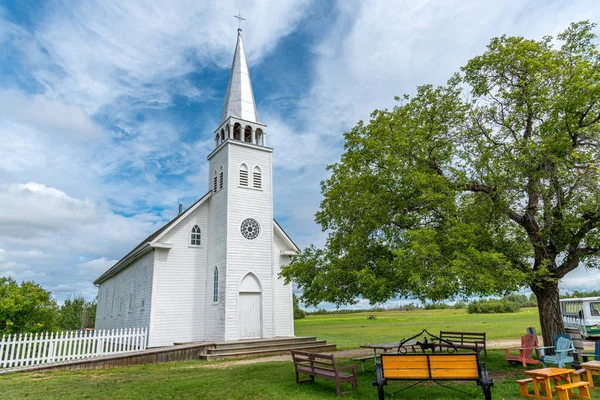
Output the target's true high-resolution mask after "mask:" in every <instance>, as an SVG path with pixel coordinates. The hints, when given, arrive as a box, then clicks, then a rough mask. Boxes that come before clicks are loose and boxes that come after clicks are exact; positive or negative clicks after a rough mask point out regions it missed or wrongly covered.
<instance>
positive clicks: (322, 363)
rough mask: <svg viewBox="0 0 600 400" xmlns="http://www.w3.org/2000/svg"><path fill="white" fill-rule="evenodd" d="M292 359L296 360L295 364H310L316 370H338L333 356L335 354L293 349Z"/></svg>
mask: <svg viewBox="0 0 600 400" xmlns="http://www.w3.org/2000/svg"><path fill="white" fill-rule="evenodd" d="M292 359H293V360H294V364H301V365H304V366H308V365H310V367H311V368H313V369H314V370H319V369H321V370H329V371H336V370H337V366H336V364H335V357H334V356H333V354H331V355H327V354H319V353H309V352H306V351H296V350H292Z"/></svg>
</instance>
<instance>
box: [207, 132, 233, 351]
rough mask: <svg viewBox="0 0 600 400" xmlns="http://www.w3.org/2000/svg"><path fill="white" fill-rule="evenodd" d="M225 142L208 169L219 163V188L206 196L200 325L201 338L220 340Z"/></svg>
mask: <svg viewBox="0 0 600 400" xmlns="http://www.w3.org/2000/svg"><path fill="white" fill-rule="evenodd" d="M228 157H229V145H227V144H225V145H223V146H221V148H220V149H219V150H218V151H217V152H216V153H214V154H213V155H212V157H211V158H210V161H209V171H210V173H211V174H212V172H213V171H214V170H217V171H219V170H220V168H221V166H222V167H223V180H224V181H223V189H218V190H217V192H216V193H213V195H212V196H211V198H210V204H209V207H208V216H207V219H208V226H209V232H210V236H209V238H208V255H207V256H208V258H207V259H208V264H207V265H208V267H207V269H206V291H205V298H204V308H205V315H206V321H207V323H206V324H205V327H204V338H205V340H214V341H223V340H224V331H225V301H226V299H225V282H226V279H227V269H226V262H227V253H226V252H227V201H228V181H229V171H228V168H227V160H228ZM215 267H217V268H218V269H219V282H218V284H219V296H218V301H217V302H216V303H215V302H214V301H213V286H214V279H213V277H214V270H215Z"/></svg>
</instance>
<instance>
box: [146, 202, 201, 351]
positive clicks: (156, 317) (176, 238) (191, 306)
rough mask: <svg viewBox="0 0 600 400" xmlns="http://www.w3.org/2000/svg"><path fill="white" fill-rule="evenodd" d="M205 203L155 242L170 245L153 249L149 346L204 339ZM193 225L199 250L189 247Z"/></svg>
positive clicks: (196, 247)
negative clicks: (199, 235) (196, 228)
mask: <svg viewBox="0 0 600 400" xmlns="http://www.w3.org/2000/svg"><path fill="white" fill-rule="evenodd" d="M208 201H210V198H209V199H207V200H206V201H205V202H204V203H202V204H200V205H199V206H198V208H196V209H195V210H194V211H193V212H192V213H191V214H190V215H188V216H186V217H185V218H184V219H183V220H181V221H179V222H178V223H177V225H176V226H175V227H173V228H172V229H171V230H170V231H169V232H168V233H167V234H165V236H163V237H162V238H161V239H160V240H159V243H169V244H171V245H172V248H171V249H161V248H157V249H155V252H154V253H155V263H154V282H156V283H155V285H154V289H153V296H152V317H151V326H150V335H149V342H148V345H149V346H152V347H154V346H168V345H172V344H173V343H185V342H194V341H202V340H204V322H205V310H204V297H205V296H204V291H205V288H206V258H207V247H208V245H207V242H208V240H209V237H210V235H209V233H208V227H207V223H206V219H207V211H208V205H207V202H208ZM195 225H198V226H199V227H200V229H201V232H202V242H201V243H202V244H201V246H199V247H198V246H191V244H190V238H191V237H190V235H191V232H192V228H193V227H194V226H195Z"/></svg>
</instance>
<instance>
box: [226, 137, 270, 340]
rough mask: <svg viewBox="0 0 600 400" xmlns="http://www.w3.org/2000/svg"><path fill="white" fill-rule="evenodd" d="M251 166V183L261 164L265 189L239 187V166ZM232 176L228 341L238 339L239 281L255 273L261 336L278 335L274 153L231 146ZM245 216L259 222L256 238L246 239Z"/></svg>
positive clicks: (229, 234)
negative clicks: (258, 285)
mask: <svg viewBox="0 0 600 400" xmlns="http://www.w3.org/2000/svg"><path fill="white" fill-rule="evenodd" d="M242 163H245V164H246V165H247V166H248V172H249V181H250V186H251V182H252V170H253V169H254V167H255V166H256V165H258V166H259V167H260V169H261V171H262V189H261V190H256V189H252V188H246V187H240V186H239V172H238V171H239V167H240V165H241V164H242ZM229 166H230V176H231V178H230V179H229V180H228V191H229V192H228V200H229V210H228V211H229V217H228V224H227V229H228V230H227V241H228V252H227V298H226V311H225V318H226V326H225V340H236V339H238V338H239V327H238V299H239V291H238V289H239V283H240V282H241V280H242V278H243V277H244V276H245V275H246V274H247V273H249V272H253V273H254V274H255V275H256V276H257V277H258V279H259V280H260V283H261V286H262V337H264V338H270V337H274V336H275V329H274V326H273V303H274V301H275V300H274V298H273V279H272V276H273V206H272V191H271V182H272V180H271V152H270V151H267V150H266V148H257V147H254V146H252V147H249V146H244V145H243V144H238V143H235V142H234V143H232V144H231V145H229ZM246 218H254V219H256V220H257V221H258V223H259V224H260V228H261V231H260V235H259V236H258V238H256V239H254V240H248V239H246V238H244V237H243V236H242V234H241V231H240V225H241V223H242V221H243V220H244V219H246Z"/></svg>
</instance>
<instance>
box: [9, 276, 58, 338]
mask: <svg viewBox="0 0 600 400" xmlns="http://www.w3.org/2000/svg"><path fill="white" fill-rule="evenodd" d="M57 316H58V306H57V304H56V302H55V301H54V300H53V299H52V296H51V295H50V292H47V291H46V290H44V289H43V288H42V287H41V286H40V285H38V284H36V283H35V282H22V283H21V284H20V285H19V284H18V283H17V282H16V281H15V280H14V279H12V278H10V277H0V335H1V334H11V333H29V332H47V331H51V330H53V329H55V328H56V319H57Z"/></svg>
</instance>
